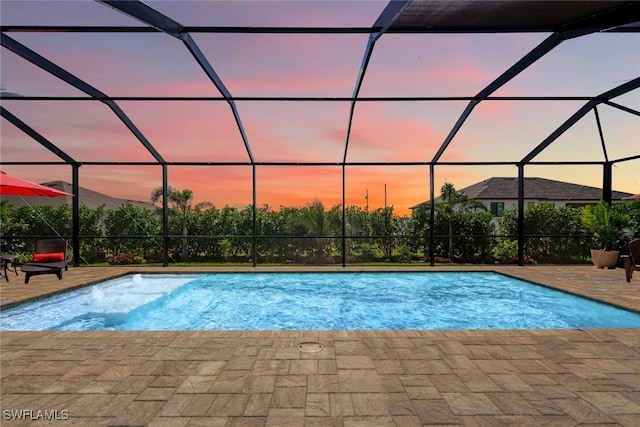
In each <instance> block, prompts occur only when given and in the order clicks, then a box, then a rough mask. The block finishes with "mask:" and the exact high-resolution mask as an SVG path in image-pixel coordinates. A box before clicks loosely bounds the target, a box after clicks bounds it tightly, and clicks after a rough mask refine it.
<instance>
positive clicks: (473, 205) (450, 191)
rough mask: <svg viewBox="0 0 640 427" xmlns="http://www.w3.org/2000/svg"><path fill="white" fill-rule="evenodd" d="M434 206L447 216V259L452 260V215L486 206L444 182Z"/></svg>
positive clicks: (481, 208) (485, 208) (484, 209)
mask: <svg viewBox="0 0 640 427" xmlns="http://www.w3.org/2000/svg"><path fill="white" fill-rule="evenodd" d="M436 208H437V209H438V210H439V211H440V213H441V214H443V215H444V216H445V217H446V218H447V222H448V224H449V256H448V257H449V259H450V260H453V217H454V215H455V213H456V212H458V211H462V210H467V209H480V210H483V211H486V210H487V207H486V206H485V205H483V204H482V203H481V202H478V201H477V200H474V199H470V198H469V196H467V195H466V194H465V193H464V191H456V187H455V186H454V185H453V184H452V183H450V182H445V183H444V184H443V185H442V187H441V188H440V202H439V203H438V204H437V206H436Z"/></svg>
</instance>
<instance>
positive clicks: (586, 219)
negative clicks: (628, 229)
mask: <svg viewBox="0 0 640 427" xmlns="http://www.w3.org/2000/svg"><path fill="white" fill-rule="evenodd" d="M582 222H583V223H584V225H585V226H586V228H587V229H588V230H589V231H590V232H592V233H593V237H594V238H595V239H596V240H597V241H598V242H599V243H600V248H599V249H591V261H592V262H593V264H594V265H595V266H596V267H597V268H605V267H606V268H615V267H616V264H617V263H618V258H619V257H620V251H619V250H616V249H615V248H614V247H613V245H614V243H615V242H617V241H619V240H621V239H622V238H623V234H624V226H625V220H624V218H622V216H621V215H616V213H615V212H614V209H613V208H612V205H611V204H609V203H607V202H605V201H604V200H600V203H598V204H597V205H589V206H585V208H584V210H583V211H582Z"/></svg>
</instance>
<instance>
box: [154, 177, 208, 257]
mask: <svg viewBox="0 0 640 427" xmlns="http://www.w3.org/2000/svg"><path fill="white" fill-rule="evenodd" d="M167 190H168V191H167V201H168V202H169V206H170V208H171V209H173V210H175V211H176V213H177V214H178V215H179V217H180V219H181V221H180V222H181V224H182V260H183V261H186V260H187V258H188V253H187V241H188V239H187V236H188V235H189V233H188V226H187V224H188V219H189V215H191V214H192V213H193V212H194V211H197V212H199V211H201V210H202V209H206V208H210V207H213V204H212V203H211V202H208V201H203V202H200V203H198V204H196V205H195V206H193V205H192V202H193V191H191V190H189V189H188V188H186V189H184V190H182V191H179V190H176V189H175V188H173V187H171V186H169V187H168V188H167ZM163 195H164V190H163V188H162V187H158V188H156V189H154V190H153V191H152V192H151V203H153V204H154V205H155V204H156V203H157V202H158V201H159V200H160V199H161V198H162V196H163Z"/></svg>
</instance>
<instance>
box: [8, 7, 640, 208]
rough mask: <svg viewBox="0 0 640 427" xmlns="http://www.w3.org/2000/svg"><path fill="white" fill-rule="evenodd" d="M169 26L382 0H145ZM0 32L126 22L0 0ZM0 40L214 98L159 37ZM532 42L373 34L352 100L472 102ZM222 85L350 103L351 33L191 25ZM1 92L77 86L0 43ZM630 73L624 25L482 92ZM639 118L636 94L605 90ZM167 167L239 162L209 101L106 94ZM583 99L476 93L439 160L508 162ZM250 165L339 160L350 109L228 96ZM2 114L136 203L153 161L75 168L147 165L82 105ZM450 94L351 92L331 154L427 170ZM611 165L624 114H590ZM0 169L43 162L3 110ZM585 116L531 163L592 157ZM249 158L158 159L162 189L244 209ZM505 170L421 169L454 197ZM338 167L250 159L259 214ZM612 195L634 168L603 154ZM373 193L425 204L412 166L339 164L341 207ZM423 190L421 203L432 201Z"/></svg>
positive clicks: (64, 174)
mask: <svg viewBox="0 0 640 427" xmlns="http://www.w3.org/2000/svg"><path fill="white" fill-rule="evenodd" d="M146 3H147V4H148V5H150V6H151V7H153V8H155V9H156V10H158V11H160V12H162V13H163V14H165V15H168V16H170V17H171V18H173V19H174V20H176V21H178V22H179V23H181V24H183V25H185V26H247V27H249V26H258V27H259V26H313V27H325V26H331V27H370V26H371V25H372V24H373V23H374V22H375V21H376V19H377V18H378V16H379V15H380V13H381V12H382V10H383V9H384V8H385V6H386V4H387V3H386V2H382V1H282V2H281V1H251V2H250V1H147V2H146ZM0 19H1V23H2V25H118V26H137V25H141V24H140V23H139V22H138V21H136V20H134V19H132V18H130V17H128V16H125V15H123V14H122V13H120V12H118V11H115V10H113V9H111V8H109V7H107V6H104V5H102V4H99V3H96V2H93V1H89V0H87V1H56V0H50V1H31V0H26V1H24V0H23V1H6V0H2V1H0ZM6 35H8V36H9V37H11V38H12V39H14V40H16V41H18V42H19V43H21V44H23V45H25V46H27V47H28V48H29V49H31V50H33V51H35V52H37V53H38V54H40V55H42V56H43V57H45V58H46V59H48V60H50V61H52V62H53V63H55V64H57V65H58V66H60V67H62V68H64V69H65V70H67V71H69V72H71V73H73V74H74V75H76V76H77V77H78V78H80V79H82V80H83V81H85V82H86V83H88V84H90V85H91V86H93V87H94V88H96V89H98V90H99V91H101V92H103V93H105V94H107V95H109V96H114V97H115V96H141V97H144V96H209V97H216V96H220V93H219V92H218V91H217V89H216V87H215V86H214V85H213V84H212V83H211V81H209V79H208V78H207V76H206V75H205V73H204V72H203V71H202V69H201V68H200V67H199V66H198V64H197V63H196V62H195V61H194V60H193V57H192V56H191V54H190V53H189V52H188V50H187V49H186V48H185V46H184V44H183V43H182V42H181V41H179V40H177V39H175V38H173V37H171V36H169V35H166V34H161V33H157V34H137V33H136V34H133V33H129V34H117V33H112V34H99V33H20V32H7V33H6ZM548 36H549V34H546V33H528V34H475V35H457V34H386V35H383V36H382V37H381V38H380V40H379V41H378V42H377V44H376V45H375V49H374V51H373V55H372V57H371V61H370V64H369V67H368V69H367V72H366V74H365V78H364V82H363V85H362V88H361V91H360V96H362V97H409V96H413V97H418V96H424V97H427V96H433V97H438V96H474V95H476V94H477V93H478V92H479V91H481V90H482V89H484V87H485V86H486V85H488V84H489V83H490V82H491V81H493V80H494V79H495V78H496V77H497V76H498V75H500V74H501V73H502V72H503V71H505V70H506V69H507V68H509V67H510V66H511V65H513V64H514V63H515V62H516V61H518V60H519V59H520V58H521V57H522V56H524V55H525V54H526V53H527V52H529V51H530V50H531V49H533V48H534V47H535V46H537V45H538V44H539V43H540V42H541V41H543V40H544V39H545V38H546V37H548ZM192 37H193V39H194V40H195V42H196V43H197V44H198V46H199V47H200V49H201V50H202V52H203V53H204V54H205V55H206V56H207V58H208V60H209V62H210V64H211V65H212V67H213V68H214V70H215V71H216V73H217V74H218V75H219V76H220V77H221V78H222V80H223V82H224V84H225V85H226V87H227V89H228V90H229V92H230V93H231V94H232V95H233V96H238V97H251V96H255V97H263V96H280V97H305V96H307V97H350V96H352V94H353V91H354V86H355V83H356V79H357V76H358V71H359V69H360V65H361V63H362V59H363V54H364V51H365V47H366V44H367V39H368V35H367V34H324V35H318V34H295V35H291V34H289V35H278V34H225V33H210V34H202V33H194V34H192ZM0 64H1V65H0V66H1V69H0V73H1V74H0V76H1V82H2V89H3V91H6V92H12V93H17V94H20V95H23V96H86V95H85V94H84V93H82V92H80V91H78V90H76V89H75V88H73V87H71V86H69V85H67V84H65V83H64V82H62V81H61V80H58V79H57V78H56V77H54V76H52V75H50V74H48V73H47V72H45V71H43V70H41V69H39V68H38V67H36V66H34V65H32V64H30V63H29V62H27V61H25V60H24V59H22V58H21V57H19V56H17V55H15V54H14V53H12V52H10V51H9V50H7V49H5V48H3V49H2V51H1V57H0ZM639 76H640V34H637V33H636V34H632V33H629V34H620V33H612V34H604V33H603V34H594V35H589V36H584V37H580V38H577V39H572V40H568V41H565V42H563V43H562V44H560V46H558V47H557V48H555V49H554V50H553V51H552V52H550V53H549V54H548V55H546V56H545V57H543V58H542V59H540V60H539V61H537V62H536V63H535V64H533V65H532V66H531V67H529V68H528V69H527V70H525V71H524V72H523V73H521V74H520V75H518V76H517V77H516V78H515V79H513V80H512V81H510V82H509V83H507V84H506V85H505V86H503V87H502V88H501V89H500V90H498V91H497V92H496V93H495V95H496V96H555V95H558V96H594V95H598V94H600V93H603V92H605V91H607V90H610V89H613V88H615V87H617V86H619V85H620V84H622V83H624V82H626V81H629V80H631V79H635V78H638V77H639ZM614 101H615V102H616V103H617V104H621V105H623V106H625V107H628V108H632V109H634V110H636V111H638V110H640V91H639V90H635V91H633V92H630V93H628V94H626V95H624V96H622V97H620V98H618V99H615V100H614ZM117 104H118V106H119V107H120V108H121V109H122V110H123V111H124V112H125V114H126V115H127V116H128V117H129V118H130V119H131V120H132V122H133V123H134V124H135V125H136V126H137V128H138V129H139V130H140V131H141V132H142V134H143V135H144V136H145V137H146V138H147V139H148V140H149V142H150V143H151V144H152V145H153V146H154V147H155V149H156V150H157V151H158V152H159V153H160V154H161V155H162V157H163V158H164V159H165V160H166V161H168V162H211V163H216V162H242V163H244V162H248V161H249V158H248V155H247V151H246V149H245V147H244V144H243V142H242V138H241V136H240V133H239V131H238V128H237V126H236V123H235V120H234V118H233V115H232V113H231V109H230V108H229V105H228V104H227V103H226V102H224V101H197V102H193V101H162V102H159V101H117ZM584 104H585V101H566V100H563V101H486V102H483V103H481V104H480V105H478V106H477V107H476V108H475V110H474V112H473V114H472V115H471V117H470V118H469V119H468V120H467V122H466V123H465V125H464V126H463V128H462V129H461V131H460V132H459V133H458V135H457V136H456V138H455V139H454V140H453V142H452V143H451V145H450V146H449V148H448V149H447V151H446V152H445V154H444V156H443V157H442V158H441V161H443V162H465V161H468V162H490V161H498V162H501V161H504V162H516V161H519V160H521V159H522V158H523V157H524V156H526V155H527V154H528V153H529V152H530V151H531V150H532V149H534V148H535V147H536V146H537V145H538V144H539V143H540V142H541V141H542V140H544V139H545V138H546V137H547V136H549V134H551V133H552V132H553V131H554V130H555V129H556V128H557V127H558V126H559V125H561V124H562V123H563V122H564V121H565V120H566V119H568V118H569V117H570V116H571V115H572V114H573V113H574V112H575V111H576V110H578V109H579V108H580V107H581V106H582V105H584ZM236 105H237V108H238V112H239V115H240V119H241V120H242V123H243V126H244V129H245V131H246V135H247V139H248V141H249V144H250V146H251V151H252V154H253V156H254V158H255V160H256V162H287V163H295V162H330V163H339V162H341V161H342V158H343V155H344V147H345V141H346V137H347V127H348V118H349V109H350V103H349V102H344V101H342V102H337V101H331V102H328V101H287V102H274V101H237V103H236ZM2 106H3V107H4V108H6V109H7V110H8V111H10V112H11V113H12V114H14V115H15V116H17V117H18V118H19V119H20V120H22V121H23V122H25V123H26V124H28V125H29V126H31V127H32V128H34V129H35V130H36V131H38V132H39V133H40V134H41V135H43V136H44V137H45V138H47V139H48V140H49V141H51V142H52V143H54V144H56V145H57V146H59V147H60V148H61V149H62V150H64V151H65V152H66V153H68V154H69V155H70V156H71V157H72V158H74V159H75V160H77V161H80V162H83V163H85V164H84V165H83V166H82V167H81V168H80V185H81V186H83V187H86V188H90V189H92V190H96V191H100V192H104V193H107V194H109V195H111V196H114V197H120V198H129V199H135V200H143V201H148V200H149V195H150V193H151V191H152V190H153V189H154V188H156V187H158V186H160V185H161V184H162V181H161V179H162V170H161V168H160V167H159V166H133V165H125V164H120V165H92V164H91V163H92V162H119V163H126V162H152V161H153V160H154V159H153V157H152V156H151V154H149V152H148V151H147V150H146V149H145V148H144V147H143V145H142V144H141V143H140V142H139V141H138V140H137V139H136V138H135V137H134V136H133V135H132V134H131V132H129V130H128V129H127V128H126V127H125V125H124V124H123V123H122V122H121V121H120V120H119V119H118V118H117V116H116V115H115V114H113V113H112V112H111V110H110V109H109V108H108V107H107V106H106V105H105V104H102V103H100V102H97V101H17V100H7V99H4V100H2ZM466 106H467V101H446V102H426V101H419V102H418V101H394V102H381V101H366V102H364V101H363V102H359V103H357V104H356V108H355V114H354V119H353V128H352V132H351V136H350V139H349V148H348V153H347V162H352V163H357V162H428V161H430V160H431V159H432V158H433V156H434V154H435V153H436V151H437V150H438V148H439V147H440V146H441V144H442V143H443V141H444V140H445V138H446V136H447V134H448V133H449V131H450V129H451V128H452V127H453V125H454V123H455V122H456V120H457V119H458V117H459V116H460V114H461V113H462V111H463V110H464V108H465V107H466ZM598 113H599V116H600V120H601V124H602V128H603V136H604V138H605V141H606V144H607V153H608V156H609V158H610V159H619V158H625V157H629V156H635V155H638V154H639V153H640V119H639V118H638V116H635V115H633V114H630V113H628V112H624V111H622V110H619V109H616V108H613V107H610V106H607V105H601V106H599V107H598ZM0 126H1V128H0V130H1V134H0V136H1V151H0V156H1V157H0V163H5V162H29V161H36V162H48V161H58V160H59V159H58V158H57V157H56V156H55V155H54V154H52V153H50V152H48V151H47V150H46V149H45V148H43V147H42V146H41V145H40V144H39V143H38V142H36V141H34V140H32V139H31V138H30V137H29V136H27V135H25V134H24V133H22V131H20V130H19V129H18V128H16V127H14V126H13V125H12V124H11V123H9V122H8V121H7V120H5V119H2V120H1V121H0ZM602 159H603V150H602V146H601V142H600V137H599V134H598V129H597V125H596V120H595V115H594V114H593V113H590V114H588V115H587V116H585V117H584V118H583V119H582V120H580V121H579V122H578V123H577V124H576V125H575V126H574V127H573V128H572V129H570V130H569V131H568V132H566V133H565V134H564V135H562V136H561V137H560V138H559V139H558V140H557V141H555V142H554V143H553V144H552V145H551V146H550V147H549V148H548V149H547V150H545V151H544V152H543V153H542V154H541V155H539V156H538V157H536V159H535V160H537V161H600V160H602ZM2 169H3V170H4V171H6V172H8V173H11V174H15V175H18V176H20V177H22V178H25V179H29V180H32V181H36V182H45V181H53V180H63V181H67V182H71V168H70V167H69V166H65V165H37V166H34V165H31V166H29V165H6V164H2ZM251 172H252V170H251V167H250V166H246V165H243V166H219V165H214V164H212V165H208V166H169V169H168V174H169V185H171V186H172V187H175V188H177V189H184V188H189V189H191V190H193V191H194V193H195V198H196V202H198V201H203V200H207V201H210V202H212V203H213V204H214V205H215V206H216V207H222V206H224V205H230V206H246V205H250V204H251V202H252V187H251V185H252V175H251ZM525 175H526V176H530V177H534V176H539V177H545V178H549V179H557V180H562V181H567V182H573V183H577V184H583V185H589V186H594V187H600V186H601V183H602V168H601V167H600V166H597V165H596V166H593V165H592V166H528V167H526V168H525ZM492 176H517V169H516V168H515V167H514V166H469V167H463V166H459V165H452V166H438V167H436V182H435V185H436V193H437V194H438V193H439V188H440V186H441V185H442V183H444V182H445V181H448V182H452V183H453V184H454V185H455V186H456V188H458V189H460V188H463V187H466V186H468V185H471V184H473V183H475V182H478V181H480V180H483V179H486V178H489V177H492ZM341 182H342V170H341V167H340V166H314V167H301V166H270V165H269V166H258V167H257V202H258V204H259V205H262V204H269V205H270V206H272V207H274V208H278V207H279V206H281V205H286V206H302V205H304V204H306V203H309V202H311V201H313V200H314V199H315V198H318V199H320V200H322V201H323V202H324V203H325V206H327V207H330V206H332V205H334V204H339V203H340V202H341V198H342V184H341ZM613 187H614V189H615V190H619V191H627V192H630V193H634V194H635V193H640V161H639V160H634V161H630V162H624V163H619V164H616V166H615V167H614V170H613ZM385 188H386V202H387V204H388V205H389V206H391V205H393V206H394V208H395V210H396V212H398V213H400V214H405V213H407V212H408V208H409V207H410V206H413V205H415V204H418V203H420V202H422V201H424V200H427V199H428V198H429V168H428V166H361V165H354V166H349V167H347V171H346V203H347V204H356V205H361V206H364V204H365V196H366V195H367V194H368V195H369V199H368V203H369V207H370V208H376V207H380V206H382V205H383V204H384V203H385ZM437 194H436V195H437Z"/></svg>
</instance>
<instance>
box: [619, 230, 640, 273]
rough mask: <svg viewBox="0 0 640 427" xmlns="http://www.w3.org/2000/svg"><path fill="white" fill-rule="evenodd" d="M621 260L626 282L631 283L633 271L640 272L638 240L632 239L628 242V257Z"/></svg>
mask: <svg viewBox="0 0 640 427" xmlns="http://www.w3.org/2000/svg"><path fill="white" fill-rule="evenodd" d="M623 258H624V271H625V273H626V274H627V282H631V276H633V271H634V270H636V271H640V239H633V240H632V241H630V242H629V255H626V256H623Z"/></svg>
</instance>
